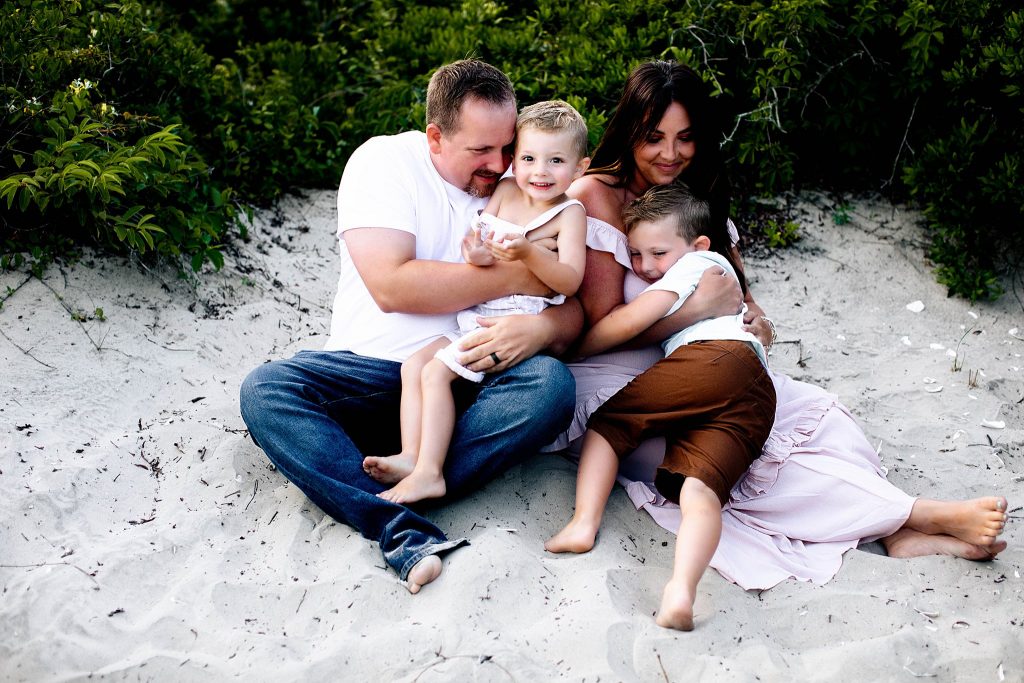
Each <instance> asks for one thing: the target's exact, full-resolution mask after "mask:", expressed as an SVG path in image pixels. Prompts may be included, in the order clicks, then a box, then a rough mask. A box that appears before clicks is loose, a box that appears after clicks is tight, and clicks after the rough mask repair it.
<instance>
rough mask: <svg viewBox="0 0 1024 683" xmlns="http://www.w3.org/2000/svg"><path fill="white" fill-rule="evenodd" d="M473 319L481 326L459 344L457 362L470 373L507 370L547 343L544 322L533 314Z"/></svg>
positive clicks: (538, 350) (535, 352) (532, 354)
mask: <svg viewBox="0 0 1024 683" xmlns="http://www.w3.org/2000/svg"><path fill="white" fill-rule="evenodd" d="M477 322H479V323H480V324H481V325H482V326H483V327H482V328H481V329H479V330H477V331H476V332H473V333H472V334H469V335H466V336H465V337H464V338H463V339H462V342H461V343H460V344H459V348H460V349H461V350H462V352H463V353H462V355H461V356H460V357H459V362H461V363H462V364H463V365H465V366H466V367H467V368H469V369H470V370H473V371H474V372H498V371H500V370H507V369H509V368H511V367H513V366H515V365H518V364H519V363H521V362H522V361H524V360H526V359H527V358H529V357H531V356H534V355H536V354H537V353H538V352H540V351H541V350H542V349H543V348H544V347H545V346H546V345H547V341H548V339H547V333H546V324H545V323H544V321H543V320H542V319H541V318H540V316H537V315H506V316H502V317H499V318H478V319H477ZM492 354H493V355H492ZM495 357H497V358H498V362H497V363H495V361H494V358H495Z"/></svg>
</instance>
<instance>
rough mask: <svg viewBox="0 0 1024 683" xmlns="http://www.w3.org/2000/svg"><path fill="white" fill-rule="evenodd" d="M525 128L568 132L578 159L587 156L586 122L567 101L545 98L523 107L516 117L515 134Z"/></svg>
mask: <svg viewBox="0 0 1024 683" xmlns="http://www.w3.org/2000/svg"><path fill="white" fill-rule="evenodd" d="M527 128H532V129H534V130H542V131H545V132H549V133H550V132H557V133H561V132H566V133H569V135H570V136H571V137H572V147H573V152H575V153H576V155H577V156H578V158H579V159H582V158H584V157H585V156H587V145H588V140H587V122H586V121H584V120H583V117H582V116H580V113H579V112H578V111H576V109H575V108H573V106H572V105H571V104H569V103H568V102H563V101H562V100H547V101H546V102H537V103H536V104H531V105H530V106H528V107H523V110H522V111H521V112H519V118H518V119H516V134H517V135H518V134H519V132H520V131H522V130H524V129H527Z"/></svg>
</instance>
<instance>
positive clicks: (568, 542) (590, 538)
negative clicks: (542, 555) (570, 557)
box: [544, 517, 597, 553]
mask: <svg viewBox="0 0 1024 683" xmlns="http://www.w3.org/2000/svg"><path fill="white" fill-rule="evenodd" d="M596 539H597V528H596V527H595V526H594V525H592V524H587V523H584V522H581V521H580V520H578V519H576V518H575V517H573V518H572V519H571V520H569V523H568V524H566V525H565V528H564V529H562V530H561V531H559V532H558V533H557V534H555V535H554V536H552V537H551V538H549V539H548V540H547V542H546V543H545V544H544V550H547V551H548V552H549V553H585V552H588V551H589V550H591V549H592V548H593V547H594V541H595V540H596Z"/></svg>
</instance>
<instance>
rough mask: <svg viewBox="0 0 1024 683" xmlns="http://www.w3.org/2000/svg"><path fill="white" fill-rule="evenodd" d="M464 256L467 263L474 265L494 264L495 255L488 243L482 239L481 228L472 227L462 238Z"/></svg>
mask: <svg viewBox="0 0 1024 683" xmlns="http://www.w3.org/2000/svg"><path fill="white" fill-rule="evenodd" d="M462 257H463V258H464V259H466V263H471V264H473V265H474V266H492V265H494V256H493V255H492V254H491V250H490V249H489V248H488V246H487V244H486V243H485V242H484V240H483V239H481V236H480V229H479V228H470V229H469V231H468V232H467V233H466V236H465V237H463V238H462Z"/></svg>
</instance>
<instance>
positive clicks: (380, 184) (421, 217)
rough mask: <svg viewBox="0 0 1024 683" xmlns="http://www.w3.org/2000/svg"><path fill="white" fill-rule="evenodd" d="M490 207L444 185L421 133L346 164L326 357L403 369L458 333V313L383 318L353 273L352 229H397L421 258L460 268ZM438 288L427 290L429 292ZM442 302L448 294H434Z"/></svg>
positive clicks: (375, 145)
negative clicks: (469, 236) (473, 226)
mask: <svg viewBox="0 0 1024 683" xmlns="http://www.w3.org/2000/svg"><path fill="white" fill-rule="evenodd" d="M486 204H487V200H486V199H482V198H478V197H473V196H471V195H469V194H466V193H465V192H464V191H463V190H462V189H460V188H457V187H455V186H454V185H451V184H449V183H448V182H446V181H445V180H444V179H443V178H441V176H440V175H439V174H438V172H437V169H435V168H434V164H433V163H432V162H431V160H430V152H429V149H428V148H427V136H426V134H425V133H423V132H421V131H410V132H407V133H400V134H398V135H387V136H381V137H376V138H371V139H370V140H367V141H366V142H365V143H363V144H362V145H361V146H360V147H359V148H358V149H357V150H356V151H355V152H354V153H353V154H352V156H351V157H350V158H349V161H348V164H346V165H345V171H344V173H343V174H342V176H341V186H340V188H339V189H338V237H339V241H340V243H341V276H340V278H339V280H338V293H337V294H336V295H335V297H334V311H333V313H332V316H331V336H330V338H329V339H328V340H327V344H326V346H325V347H324V348H325V350H327V351H338V350H346V351H352V352H354V353H358V354H359V355H362V356H370V357H373V358H382V359H385V360H392V361H398V362H401V361H404V360H405V359H406V358H408V357H409V356H410V355H412V354H413V352H415V351H417V350H419V349H420V348H422V347H423V346H424V345H426V344H427V342H429V341H431V340H432V339H434V338H436V337H440V336H442V335H444V334H445V333H446V332H450V331H452V330H456V329H458V324H457V323H456V321H455V313H445V314H440V315H424V314H415V313H384V312H383V311H381V310H380V308H378V306H377V304H376V303H375V302H374V301H373V298H372V297H371V296H370V292H369V290H367V288H366V285H365V284H364V283H363V280H362V278H360V277H359V273H358V272H357V271H356V268H355V265H354V264H353V263H352V258H351V257H350V256H349V253H348V248H347V245H346V244H345V240H344V238H343V236H344V233H345V232H346V231H347V230H352V229H354V228H392V229H394V230H401V231H403V232H408V233H411V234H412V235H414V236H415V237H416V258H418V259H429V260H435V261H448V262H453V263H457V262H461V261H462V237H463V235H465V233H466V229H467V227H468V226H469V222H470V220H471V219H472V217H473V216H474V215H476V213H477V212H478V211H479V210H480V209H482V208H483V207H484V206H485V205H486ZM432 286H433V283H430V282H424V283H422V287H423V288H425V289H429V288H431V287H432ZM436 294H437V296H438V297H443V296H445V294H446V293H445V292H437V293H436Z"/></svg>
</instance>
